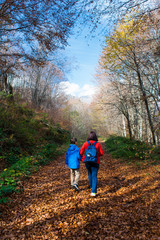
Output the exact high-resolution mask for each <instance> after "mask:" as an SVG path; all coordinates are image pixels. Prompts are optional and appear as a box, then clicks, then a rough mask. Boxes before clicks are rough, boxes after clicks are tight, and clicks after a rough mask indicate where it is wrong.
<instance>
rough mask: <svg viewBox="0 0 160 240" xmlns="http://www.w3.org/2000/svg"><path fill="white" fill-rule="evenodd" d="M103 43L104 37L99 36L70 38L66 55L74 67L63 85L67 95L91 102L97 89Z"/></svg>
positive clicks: (84, 35) (81, 35) (83, 35)
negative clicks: (98, 67)
mask: <svg viewBox="0 0 160 240" xmlns="http://www.w3.org/2000/svg"><path fill="white" fill-rule="evenodd" d="M103 42H104V37H102V36H101V37H99V36H98V35H97V36H95V37H93V38H89V36H88V37H86V34H85V33H84V32H82V33H81V34H80V35H78V36H76V35H73V36H71V37H70V39H69V40H68V43H69V45H68V46H67V47H66V49H65V54H66V55H67V57H68V58H69V59H70V60H71V62H72V66H71V71H70V73H68V74H67V78H68V81H67V82H62V83H61V86H62V87H63V88H64V91H65V93H67V94H69V95H73V96H76V97H80V98H81V99H82V100H86V101H90V100H91V97H92V95H93V94H94V93H95V89H96V88H95V85H96V83H95V80H94V75H95V73H96V67H97V66H98V60H99V56H100V54H101V51H102V47H103Z"/></svg>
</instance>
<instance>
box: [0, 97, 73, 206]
mask: <svg viewBox="0 0 160 240" xmlns="http://www.w3.org/2000/svg"><path fill="white" fill-rule="evenodd" d="M68 139H69V132H67V131H66V130H64V129H62V128H61V127H60V125H56V126H55V125H53V124H52V123H51V121H49V119H48V117H47V116H46V114H45V113H43V112H41V113H39V114H38V113H36V112H35V111H33V110H32V109H30V108H28V107H27V106H25V105H21V104H18V103H15V102H13V101H10V99H7V98H1V99H0V171H1V174H0V197H1V200H0V202H5V201H6V200H7V198H8V196H9V195H10V194H11V193H12V192H14V191H17V190H20V189H21V180H22V179H23V178H24V177H27V176H28V175H30V174H31V173H32V172H34V171H37V169H38V168H39V167H40V166H41V165H44V164H47V163H48V162H49V161H51V160H52V159H53V158H54V157H55V156H57V155H59V154H61V153H62V151H63V150H64V145H65V143H66V142H68Z"/></svg>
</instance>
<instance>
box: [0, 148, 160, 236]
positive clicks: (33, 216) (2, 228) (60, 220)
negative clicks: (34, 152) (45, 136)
mask: <svg viewBox="0 0 160 240" xmlns="http://www.w3.org/2000/svg"><path fill="white" fill-rule="evenodd" d="M103 148H104V146H103ZM64 159H65V156H61V157H59V158H58V159H56V160H54V161H53V162H52V163H51V164H50V165H47V166H45V167H43V168H41V169H40V170H39V172H37V173H35V174H34V175H33V176H31V177H30V178H29V179H28V180H25V181H24V183H23V187H24V192H23V193H15V194H14V195H13V196H12V201H11V202H10V203H9V204H8V205H3V206H1V223H0V233H1V234H0V235H1V239H2V240H4V239H7V240H8V239H11V240H14V239H18V240H19V239H20V240H21V239H29V240H32V239H44V240H45V239H51V240H55V239H76V240H77V239H80V240H83V239H84V240H85V239H92V240H94V239H99V240H104V239H107V240H111V239H114V240H116V239H118V240H121V239H125V240H133V239H135V240H141V239H142V240H145V239H146V240H160V181H159V180H160V175H159V172H158V171H157V170H156V168H155V166H151V165H149V164H148V165H146V164H145V163H144V166H143V163H142V165H141V166H138V167H137V166H136V165H135V164H133V163H132V164H127V163H126V162H122V161H121V160H120V159H113V158H112V157H111V155H109V154H107V152H106V151H105V153H104V156H103V157H102V158H101V165H100V169H99V173H98V194H97V197H96V198H92V197H91V196H90V191H91V190H90V189H88V176H87V170H86V168H85V166H84V164H83V163H81V169H80V170H81V176H80V181H79V187H80V191H79V192H75V191H74V189H72V188H70V171H69V169H67V168H65V163H64ZM157 167H158V166H157Z"/></svg>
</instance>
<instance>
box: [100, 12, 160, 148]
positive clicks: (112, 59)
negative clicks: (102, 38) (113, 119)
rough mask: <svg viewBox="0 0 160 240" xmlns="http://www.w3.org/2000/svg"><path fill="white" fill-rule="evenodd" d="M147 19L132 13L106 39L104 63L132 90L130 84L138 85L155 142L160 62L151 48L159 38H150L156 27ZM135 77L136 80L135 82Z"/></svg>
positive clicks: (105, 66) (102, 62)
mask: <svg viewBox="0 0 160 240" xmlns="http://www.w3.org/2000/svg"><path fill="white" fill-rule="evenodd" d="M146 18H147V16H144V17H143V18H140V19H135V20H134V19H133V17H132V16H130V15H127V16H126V18H124V19H123V20H122V21H121V22H120V23H119V24H118V26H117V27H116V28H115V30H114V31H113V33H112V35H111V36H110V37H108V38H106V47H105V48H104V51H103V54H102V57H101V62H100V64H101V66H102V68H104V69H105V71H109V72H111V73H114V74H115V75H117V76H118V78H117V79H119V82H120V83H121V84H122V83H123V84H125V85H128V89H129V87H131V88H136V89H137V91H139V92H140V100H141V101H142V102H143V103H144V106H145V109H146V113H147V117H148V122H149V126H150V130H151V133H152V141H153V143H154V144H155V143H156V137H155V127H154V109H155V108H157V106H158V102H156V104H155V101H159V98H158V100H156V99H157V93H156V89H158V86H159V77H158V79H157V76H159V74H158V69H159V64H160V63H159V62H158V58H157V56H155V54H154V51H152V49H151V44H153V41H154V42H155V39H153V40H152V41H151V38H148V32H149V33H150V36H151V35H152V30H153V29H154V26H153V25H152V29H151V28H150V29H149V27H147V25H146V24H145V22H146ZM147 19H148V18H147ZM142 37H143V38H142ZM157 37H159V36H158V35H157ZM151 63H152V65H151ZM150 71H151V72H150ZM151 75H152V77H151ZM131 78H132V79H134V81H133V80H132V82H131V81H130V79H131ZM155 79H156V80H155ZM151 89H152V90H151ZM153 89H154V90H155V91H154V90H153ZM149 92H152V94H149ZM152 95H154V97H153V96H152ZM126 104H127V103H126ZM125 117H126V116H125Z"/></svg>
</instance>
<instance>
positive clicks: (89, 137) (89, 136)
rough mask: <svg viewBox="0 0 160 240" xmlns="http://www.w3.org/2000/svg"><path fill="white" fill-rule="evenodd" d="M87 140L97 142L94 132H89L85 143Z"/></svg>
mask: <svg viewBox="0 0 160 240" xmlns="http://www.w3.org/2000/svg"><path fill="white" fill-rule="evenodd" d="M89 140H94V141H98V138H97V135H96V133H95V132H94V131H91V132H90V133H89V135H88V138H87V141H89Z"/></svg>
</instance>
